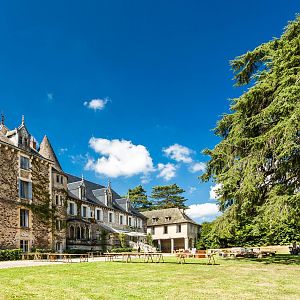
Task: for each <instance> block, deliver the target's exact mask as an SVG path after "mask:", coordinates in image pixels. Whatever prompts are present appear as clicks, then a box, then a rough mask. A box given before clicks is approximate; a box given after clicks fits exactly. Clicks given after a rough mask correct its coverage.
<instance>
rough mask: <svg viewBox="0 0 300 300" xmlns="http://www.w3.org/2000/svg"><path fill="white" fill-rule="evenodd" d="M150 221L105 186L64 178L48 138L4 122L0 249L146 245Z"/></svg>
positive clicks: (0, 161)
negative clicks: (122, 243) (131, 242)
mask: <svg viewBox="0 0 300 300" xmlns="http://www.w3.org/2000/svg"><path fill="white" fill-rule="evenodd" d="M145 231H146V217H145V216H144V215H142V214H140V213H139V212H138V211H136V210H135V209H134V208H133V207H131V205H130V202H129V200H128V199H127V198H122V197H120V196H119V195H118V194H117V193H116V192H115V191H114V190H113V189H112V188H111V184H110V183H109V184H108V186H107V187H104V186H102V185H98V184H96V183H92V182H90V181H87V180H85V179H84V178H79V177H76V176H73V175H70V174H67V173H65V172H64V171H63V170H62V167H61V165H60V163H59V161H58V159H57V156H56V155H55V152H54V150H53V148H52V146H51V144H50V142H49V140H48V138H47V136H45V137H44V139H43V140H42V142H41V144H40V147H39V149H37V142H36V140H35V139H34V137H33V136H32V135H31V134H30V132H29V131H28V129H27V128H26V125H25V121H24V117H23V118H22V122H21V124H20V126H19V127H17V128H15V129H13V130H10V129H9V128H7V126H6V125H5V122H4V117H3V116H2V118H1V120H0V249H13V248H21V249H23V251H31V250H32V249H33V248H37V249H53V250H55V251H59V252H60V251H63V250H65V249H66V248H67V249H85V250H102V251H103V250H105V248H107V247H108V248H109V247H114V246H117V245H119V243H120V241H119V234H120V233H124V234H125V236H126V238H127V240H134V241H137V240H144V237H145Z"/></svg>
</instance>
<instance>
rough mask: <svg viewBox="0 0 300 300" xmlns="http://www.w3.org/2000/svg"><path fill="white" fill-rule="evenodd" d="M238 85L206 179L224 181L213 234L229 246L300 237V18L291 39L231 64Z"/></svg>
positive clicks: (291, 26)
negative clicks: (243, 89) (242, 89)
mask: <svg viewBox="0 0 300 300" xmlns="http://www.w3.org/2000/svg"><path fill="white" fill-rule="evenodd" d="M231 66H232V69H233V71H234V73H235V80H236V85H237V86H242V85H249V84H250V87H249V89H248V90H247V91H246V92H244V93H243V94H242V95H241V96H240V97H239V98H237V99H233V100H232V104H231V113H230V114H226V115H224V116H223V118H222V119H221V120H220V121H219V122H218V124H217V127H216V129H215V133H216V135H218V136H219V137H220V138H221V139H222V140H221V142H220V143H219V144H217V145H216V146H215V148H214V149H212V150H205V151H204V153H206V154H208V155H210V157H211V159H210V161H209V163H208V166H207V172H206V173H205V174H204V175H203V176H202V180H204V181H208V180H209V179H214V180H215V181H216V182H217V183H221V186H222V188H221V190H220V198H219V200H218V201H219V205H220V209H221V210H223V211H224V214H223V215H222V216H221V217H219V219H217V220H216V221H215V222H214V224H213V231H214V232H215V234H216V236H218V237H219V239H220V240H223V242H224V241H225V243H227V244H239V243H240V244H261V243H276V244H277V243H289V242H292V241H293V240H296V239H298V240H299V239H300V193H299V191H300V67H299V66H300V17H299V16H298V17H297V18H296V20H295V21H294V22H290V23H289V25H288V26H287V27H286V29H285V32H284V34H283V35H282V36H281V37H280V38H279V39H274V40H272V41H270V42H268V43H265V44H262V45H260V46H258V47H257V48H255V49H254V50H253V51H251V52H247V53H246V54H244V55H241V56H239V57H237V58H236V59H235V60H233V61H231Z"/></svg>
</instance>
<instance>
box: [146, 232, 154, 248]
mask: <svg viewBox="0 0 300 300" xmlns="http://www.w3.org/2000/svg"><path fill="white" fill-rule="evenodd" d="M146 242H147V244H148V245H150V246H153V238H152V234H151V233H150V232H149V233H148V234H147V236H146Z"/></svg>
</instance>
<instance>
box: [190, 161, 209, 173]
mask: <svg viewBox="0 0 300 300" xmlns="http://www.w3.org/2000/svg"><path fill="white" fill-rule="evenodd" d="M189 170H190V172H192V173H196V172H205V170H206V163H204V162H196V163H194V164H192V165H191V166H190V168H189Z"/></svg>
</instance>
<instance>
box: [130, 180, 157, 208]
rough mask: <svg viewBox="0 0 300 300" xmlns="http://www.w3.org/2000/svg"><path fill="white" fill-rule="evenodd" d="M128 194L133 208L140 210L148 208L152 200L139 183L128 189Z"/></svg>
mask: <svg viewBox="0 0 300 300" xmlns="http://www.w3.org/2000/svg"><path fill="white" fill-rule="evenodd" d="M128 195H129V199H130V202H131V204H132V205H133V207H134V208H136V209H138V210H140V211H143V210H149V209H150V208H151V206H152V202H151V201H149V200H148V197H147V194H146V191H145V190H144V188H143V187H142V186H141V185H138V186H137V187H135V188H133V189H130V190H128Z"/></svg>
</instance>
